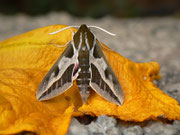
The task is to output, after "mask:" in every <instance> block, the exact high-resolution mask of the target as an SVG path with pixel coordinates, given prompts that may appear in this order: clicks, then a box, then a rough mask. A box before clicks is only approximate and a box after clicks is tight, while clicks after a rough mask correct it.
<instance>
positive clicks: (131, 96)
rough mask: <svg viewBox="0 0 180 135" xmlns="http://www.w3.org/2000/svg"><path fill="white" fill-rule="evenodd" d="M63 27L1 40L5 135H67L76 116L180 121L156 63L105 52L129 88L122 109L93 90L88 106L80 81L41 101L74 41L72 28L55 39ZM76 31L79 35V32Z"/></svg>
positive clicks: (0, 105) (0, 112)
mask: <svg viewBox="0 0 180 135" xmlns="http://www.w3.org/2000/svg"><path fill="white" fill-rule="evenodd" d="M64 27H65V26H63V25H52V26H47V27H44V28H39V29H36V30H33V31H30V32H27V33H24V34H21V35H19V36H16V37H13V38H10V39H8V40H5V41H2V42H0V78H1V80H0V134H15V133H19V132H21V131H32V132H36V133H38V134H43V135H45V134H48V135H49V134H52V135H53V134H62V135H63V134H66V133H67V130H68V127H69V124H70V120H71V117H72V116H79V115H83V114H91V115H97V116H99V115H102V114H107V115H112V116H114V117H118V118H120V119H122V120H125V121H143V120H148V119H156V118H157V117H158V116H161V117H164V118H168V119H170V120H180V106H179V105H178V102H177V101H176V100H174V99H173V98H171V97H169V96H168V95H166V94H165V93H163V92H162V91H161V90H160V89H158V88H157V87H156V85H155V84H153V80H154V79H160V75H159V74H158V73H159V65H158V63H156V62H150V63H135V62H132V61H130V60H128V59H126V58H124V57H122V56H121V55H120V54H118V53H116V52H113V51H108V50H105V49H103V51H104V53H105V55H106V57H107V59H108V61H109V63H110V65H111V66H112V68H113V70H114V71H115V73H116V75H117V78H118V80H119V82H120V84H121V86H122V88H123V92H124V95H125V101H124V104H123V105H122V106H117V105H115V104H113V103H110V102H108V101H106V100H104V99H103V98H102V97H100V96H99V95H98V94H96V93H95V92H94V91H91V95H90V97H89V98H88V100H87V102H86V104H84V105H83V106H82V101H81V97H80V94H79V91H78V88H77V86H76V83H74V85H73V87H71V88H70V89H69V90H67V91H66V92H65V93H63V94H61V95H59V96H57V97H56V98H53V99H50V100H48V101H44V102H39V101H38V100H37V99H36V91H37V88H38V85H39V84H40V82H41V80H42V79H43V77H44V76H45V75H46V73H47V72H48V71H49V69H50V68H51V67H52V65H53V64H54V63H55V61H56V60H57V59H58V57H59V56H60V55H61V53H62V51H63V50H64V49H65V48H64V47H63V48H57V47H56V46H54V45H65V44H66V43H67V42H68V41H70V40H71V39H72V33H71V31H70V30H64V31H62V32H60V33H58V34H55V35H49V34H48V33H50V32H54V31H56V30H59V29H61V28H64ZM73 31H76V30H75V29H73Z"/></svg>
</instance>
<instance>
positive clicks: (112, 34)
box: [49, 26, 116, 36]
mask: <svg viewBox="0 0 180 135" xmlns="http://www.w3.org/2000/svg"><path fill="white" fill-rule="evenodd" d="M72 27H76V28H77V27H79V26H68V27H65V28H62V29H60V30H57V31H55V32H52V33H49V34H50V35H53V34H57V33H59V32H61V31H63V30H66V29H69V28H72ZM88 27H89V28H96V29H99V30H101V31H104V32H105V33H107V34H109V35H111V36H116V34H114V33H111V32H109V31H107V30H105V29H103V28H101V27H98V26H88Z"/></svg>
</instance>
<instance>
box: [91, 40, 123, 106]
mask: <svg viewBox="0 0 180 135" xmlns="http://www.w3.org/2000/svg"><path fill="white" fill-rule="evenodd" d="M90 63H91V81H90V86H91V87H92V88H93V90H94V91H96V92H97V93H99V94H100V95H101V96H102V97H104V98H105V99H106V100H109V101H111V102H114V103H116V104H118V105H121V104H122V103H123V98H124V95H123V91H122V88H121V86H120V83H119V82H118V79H117V77H116V75H115V73H114V72H113V70H112V68H111V66H110V64H109V63H108V61H107V59H106V57H105V55H104V53H103V51H102V50H101V48H100V46H99V45H98V44H97V43H96V45H95V46H94V49H93V50H92V51H91V55H90Z"/></svg>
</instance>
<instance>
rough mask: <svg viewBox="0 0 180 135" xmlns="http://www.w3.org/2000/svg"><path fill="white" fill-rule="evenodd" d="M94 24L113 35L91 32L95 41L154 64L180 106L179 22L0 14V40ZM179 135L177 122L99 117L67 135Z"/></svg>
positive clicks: (74, 123) (162, 84)
mask: <svg viewBox="0 0 180 135" xmlns="http://www.w3.org/2000/svg"><path fill="white" fill-rule="evenodd" d="M83 23H85V24H88V25H96V26H100V27H102V28H104V29H107V30H109V31H111V32H113V33H116V34H117V36H115V37H112V36H110V35H107V34H105V33H103V32H102V31H99V30H94V29H93V31H94V33H95V34H96V36H97V37H98V39H99V40H100V41H102V42H104V43H105V44H107V45H108V46H109V47H111V48H112V49H114V50H116V51H117V52H119V53H120V54H121V55H123V56H125V57H127V58H129V59H131V60H133V61H135V62H149V61H157V62H159V64H160V66H161V70H160V73H161V75H162V77H163V78H162V80H160V81H159V82H158V86H159V87H160V88H161V89H162V90H163V91H164V92H165V93H167V94H169V95H170V96H172V97H173V98H175V99H176V100H177V101H178V102H179V103H180V68H179V67H180V19H179V18H174V17H163V18H158V17H154V18H134V19H118V18H113V17H111V16H107V17H104V18H101V19H96V20H94V19H91V18H76V17H72V16H70V15H69V14H67V13H50V14H47V15H45V16H38V17H29V16H25V15H22V14H18V15H16V16H4V15H0V41H1V40H4V39H6V38H8V37H11V36H15V35H18V34H21V33H23V32H26V31H29V30H33V29H36V28H39V27H43V26H47V25H51V24H66V25H81V24H83ZM76 134H80V135H180V122H179V121H175V122H174V123H173V124H163V123H161V122H154V121H152V122H149V123H148V124H147V125H146V126H144V127H142V126H139V125H138V124H137V125H136V124H135V125H121V124H118V123H117V120H116V119H113V118H109V117H107V116H101V117H99V118H98V119H97V121H96V122H92V123H91V124H89V125H82V124H80V123H79V122H78V121H77V120H76V119H73V120H72V123H71V126H70V129H69V133H68V135H76Z"/></svg>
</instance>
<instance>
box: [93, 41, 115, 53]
mask: <svg viewBox="0 0 180 135" xmlns="http://www.w3.org/2000/svg"><path fill="white" fill-rule="evenodd" d="M97 41H98V42H99V44H100V46H102V47H103V48H104V49H106V50H108V51H113V50H112V49H110V48H107V47H105V46H104V45H103V44H102V43H101V42H100V41H99V40H97Z"/></svg>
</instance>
